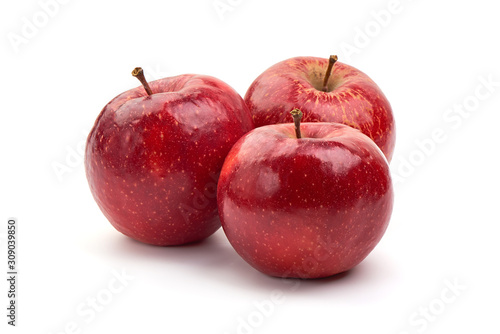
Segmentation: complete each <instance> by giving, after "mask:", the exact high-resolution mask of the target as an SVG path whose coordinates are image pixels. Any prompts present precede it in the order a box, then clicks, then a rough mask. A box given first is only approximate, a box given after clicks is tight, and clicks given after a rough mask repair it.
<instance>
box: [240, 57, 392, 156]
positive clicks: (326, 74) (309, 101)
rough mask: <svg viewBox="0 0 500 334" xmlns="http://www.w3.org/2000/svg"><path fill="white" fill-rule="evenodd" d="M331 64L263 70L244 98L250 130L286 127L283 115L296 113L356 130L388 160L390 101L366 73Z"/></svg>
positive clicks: (309, 62) (299, 62) (305, 61)
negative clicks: (375, 145) (274, 126)
mask: <svg viewBox="0 0 500 334" xmlns="http://www.w3.org/2000/svg"><path fill="white" fill-rule="evenodd" d="M336 59H337V58H336V56H331V57H330V60H328V59H323V58H316V57H297V58H291V59H288V60H285V61H282V62H280V63H277V64H275V65H273V66H271V67H270V68H269V69H267V70H266V71H264V73H262V74H261V75H260V76H259V77H258V78H257V79H255V81H254V82H253V83H252V84H251V86H250V87H249V89H248V91H247V93H246V95H245V102H246V104H247V105H248V107H249V109H250V112H251V114H252V116H253V120H254V123H255V126H257V127H259V126H263V125H269V124H276V123H287V122H288V117H289V115H288V112H289V111H290V110H292V109H293V108H299V109H301V110H302V112H303V113H304V120H303V121H304V122H336V123H342V124H346V125H349V126H351V127H353V128H356V129H358V130H360V131H361V132H363V133H364V134H365V135H367V136H368V137H370V138H371V139H372V140H373V141H375V143H376V144H377V145H378V146H379V147H380V149H381V150H382V151H383V152H384V154H385V156H386V158H387V160H388V161H391V158H392V153H393V150H394V144H395V139H396V137H395V135H396V133H395V126H394V118H393V115H392V109H391V105H390V104H389V101H388V100H387V98H386V97H385V95H384V94H383V93H382V91H381V90H380V88H379V87H378V86H377V85H376V84H375V82H373V80H371V79H370V78H369V77H368V76H367V75H366V74H364V73H363V72H361V71H359V70H357V69H355V68H354V67H351V66H349V65H346V64H342V63H340V62H336ZM332 68H333V71H332ZM330 74H331V75H330Z"/></svg>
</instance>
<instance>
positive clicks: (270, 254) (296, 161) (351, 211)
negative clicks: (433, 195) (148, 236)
mask: <svg viewBox="0 0 500 334" xmlns="http://www.w3.org/2000/svg"><path fill="white" fill-rule="evenodd" d="M294 114H296V115H295V117H299V116H300V112H297V111H294ZM297 114H299V115H297ZM296 128H298V129H300V130H301V134H302V135H300V134H296V132H295V130H294V125H293V124H276V125H269V126H263V127H259V128H256V129H254V130H252V131H251V132H249V133H248V134H246V135H245V136H243V137H242V138H241V139H240V140H239V141H238V142H237V143H236V144H235V145H234V146H233V148H232V149H231V151H230V152H229V154H228V155H227V157H226V160H225V162H224V166H223V167H222V172H221V175H220V178H219V184H218V192H217V201H218V206H219V214H220V217H221V221H222V227H223V229H224V232H225V233H226V235H227V238H228V239H229V241H230V243H231V245H232V246H233V247H234V249H235V250H236V252H238V254H239V255H240V256H241V257H242V258H243V259H244V260H246V261H247V262H248V263H249V264H250V265H252V266H253V267H254V268H256V269H257V270H259V271H261V272H263V273H265V274H268V275H271V276H278V277H297V278H320V277H327V276H331V275H334V274H337V273H341V272H344V271H347V270H349V269H351V268H353V267H354V266H356V265H357V264H359V263H360V262H361V261H362V260H363V259H364V258H365V257H366V256H367V255H368V254H369V253H370V252H371V251H372V250H373V248H374V247H375V246H376V245H377V243H378V242H379V241H380V239H381V238H382V235H383V234H384V232H385V230H386V228H387V225H388V223H389V219H390V216H391V212H392V205H393V188H392V183H391V177H390V174H389V166H388V163H387V160H386V159H385V157H384V155H383V154H382V151H381V150H380V149H379V148H378V147H377V146H376V145H375V143H374V142H373V141H372V140H371V139H370V138H368V137H367V136H365V135H364V134H362V133H361V132H360V131H358V130H356V129H353V128H351V127H348V126H345V125H342V124H337V123H323V122H318V123H303V124H302V125H300V126H297V125H296ZM300 136H301V138H300V139H298V137H300Z"/></svg>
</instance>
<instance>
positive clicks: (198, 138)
mask: <svg viewBox="0 0 500 334" xmlns="http://www.w3.org/2000/svg"><path fill="white" fill-rule="evenodd" d="M150 87H151V90H152V92H153V94H152V95H150V96H149V95H148V94H146V91H145V90H144V88H143V87H137V88H135V89H131V90H129V91H127V92H124V93H122V94H120V95H118V96H117V97H116V98H114V99H113V100H112V101H111V102H109V103H108V104H107V105H106V106H105V107H104V109H103V110H102V111H101V113H100V115H99V117H98V118H97V120H96V122H95V125H94V127H93V129H92V131H91V132H90V134H89V136H88V139H87V146H86V156H85V168H86V174H87V179H88V182H89V185H90V190H91V192H92V195H93V196H94V198H95V200H96V202H97V204H98V205H99V207H100V209H101V210H102V212H103V213H104V215H105V216H106V217H107V218H108V220H109V221H110V222H111V224H112V225H113V226H114V227H115V228H116V229H117V230H118V231H120V232H122V233H123V234H125V235H127V236H129V237H131V238H133V239H136V240H139V241H141V242H145V243H149V244H153V245H160V246H167V245H179V244H184V243H189V242H193V241H197V240H201V239H203V238H206V237H208V236H209V235H211V234H212V233H214V232H215V231H216V230H217V229H218V228H219V227H220V221H219V218H218V213H217V202H216V185H217V180H218V177H219V174H220V169H221V167H222V164H223V162H224V158H225V157H226V154H227V153H228V152H229V150H230V148H231V147H232V145H233V144H234V143H235V142H236V141H237V140H238V139H239V138H240V137H241V136H242V135H243V134H245V133H246V132H248V131H250V130H251V129H252V128H253V124H252V120H251V116H250V114H249V112H248V109H247V108H246V106H245V104H244V102H243V99H242V98H241V97H240V95H238V93H237V92H236V91H234V90H233V89H232V88H231V87H230V86H228V85H227V84H225V83H224V82H222V81H220V80H218V79H216V78H213V77H209V76H204V75H181V76H177V77H171V78H165V79H161V80H156V81H153V82H151V83H150Z"/></svg>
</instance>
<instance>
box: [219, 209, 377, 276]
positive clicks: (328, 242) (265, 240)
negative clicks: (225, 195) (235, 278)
mask: <svg viewBox="0 0 500 334" xmlns="http://www.w3.org/2000/svg"><path fill="white" fill-rule="evenodd" d="M256 209H260V210H258V211H259V212H260V214H259V215H258V216H259V218H258V219H259V223H258V224H255V220H254V221H253V223H252V219H255V215H254V214H253V211H254V210H256ZM318 209H319V208H314V209H300V210H292V211H290V212H281V211H274V212H273V211H270V210H266V209H264V208H255V207H254V208H253V209H252V210H249V211H248V212H243V210H241V208H237V207H236V205H235V203H232V202H231V201H229V202H228V203H226V206H225V208H224V212H225V215H227V216H231V215H235V216H238V217H239V218H240V219H241V220H243V221H246V223H244V224H243V225H244V226H243V227H242V228H238V227H234V228H228V227H227V226H225V227H224V231H225V233H226V235H227V236H228V239H229V240H231V244H232V246H233V247H234V249H235V250H236V251H237V252H238V254H239V255H240V256H241V257H242V258H243V259H245V261H247V262H248V263H249V264H250V265H251V266H252V267H254V268H255V269H257V270H259V271H261V272H263V273H265V274H267V275H270V276H275V277H290V278H322V277H328V276H332V275H335V274H338V273H342V272H345V271H347V270H349V269H352V268H353V267H355V266H357V265H358V264H359V263H360V262H361V261H363V260H364V259H365V258H366V257H367V256H368V254H369V253H370V252H371V251H372V250H373V248H374V247H375V246H376V245H377V243H378V242H379V241H380V239H381V238H382V235H383V234H384V232H385V227H383V228H380V227H379V226H377V225H373V226H371V227H370V225H371V224H369V223H370V221H369V219H368V220H364V219H363V218H359V219H352V218H350V217H352V216H353V215H356V211H358V209H353V210H348V211H344V212H339V213H336V212H332V210H328V209H319V210H318ZM310 210H314V211H316V214H317V215H318V216H319V215H321V216H323V217H324V218H323V219H318V218H316V217H312V218H305V217H307V216H310V214H309V212H310ZM359 210H362V209H359ZM358 215H359V214H358ZM297 216H301V217H304V218H302V219H297V218H296V217H297ZM345 221H347V222H349V224H340V222H345ZM367 223H368V224H367ZM242 235H243V237H239V236H242Z"/></svg>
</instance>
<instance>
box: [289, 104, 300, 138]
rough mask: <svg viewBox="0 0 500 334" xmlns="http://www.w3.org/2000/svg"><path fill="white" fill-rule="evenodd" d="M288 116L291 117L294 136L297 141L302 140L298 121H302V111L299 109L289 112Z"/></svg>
mask: <svg viewBox="0 0 500 334" xmlns="http://www.w3.org/2000/svg"><path fill="white" fill-rule="evenodd" d="M290 114H292V117H293V123H294V124H295V135H296V136H297V139H300V138H302V134H301V133H300V120H301V119H302V115H303V113H302V111H300V109H297V108H295V109H293V110H292V111H290Z"/></svg>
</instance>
